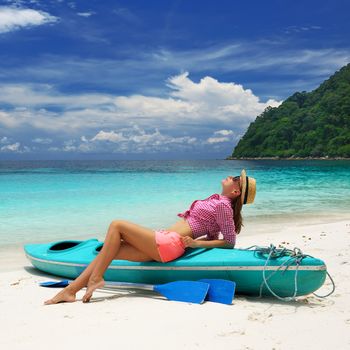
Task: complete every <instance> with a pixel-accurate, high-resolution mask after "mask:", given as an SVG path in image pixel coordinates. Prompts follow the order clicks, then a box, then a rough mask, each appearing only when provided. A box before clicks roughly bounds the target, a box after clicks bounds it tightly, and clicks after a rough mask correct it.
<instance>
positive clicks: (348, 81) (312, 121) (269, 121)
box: [232, 64, 350, 158]
mask: <svg viewBox="0 0 350 350" xmlns="http://www.w3.org/2000/svg"><path fill="white" fill-rule="evenodd" d="M253 157H281V158H287V157H301V158H304V157H315V158H316V157H347V158H348V157H350V64H348V65H346V66H345V67H343V68H342V69H340V70H339V71H338V72H336V73H335V74H334V75H332V76H331V77H330V78H329V79H328V80H326V81H324V82H323V83H322V84H321V85H320V86H319V87H318V88H317V89H316V90H314V91H312V92H305V91H303V92H297V93H295V94H294V95H292V96H291V97H289V98H288V99H286V100H285V101H284V102H283V103H282V104H281V105H280V106H279V107H276V108H271V107H268V108H267V109H266V110H265V111H264V112H263V113H262V114H261V115H259V116H258V117H257V118H256V120H255V121H254V122H253V123H251V124H250V126H249V128H248V130H247V132H246V133H245V135H244V136H243V137H242V139H241V140H240V141H239V142H238V144H237V146H236V147H235V149H234V151H233V153H232V158H253Z"/></svg>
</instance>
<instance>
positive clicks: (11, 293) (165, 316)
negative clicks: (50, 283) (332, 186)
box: [0, 218, 350, 350]
mask: <svg viewBox="0 0 350 350" xmlns="http://www.w3.org/2000/svg"><path fill="white" fill-rule="evenodd" d="M321 219H322V218H321ZM248 226H249V227H248ZM251 226H253V223H252V222H247V229H248V228H249V230H250V229H251ZM276 228H277V230H275V229H276ZM249 230H248V231H249ZM251 233H252V232H247V234H243V232H242V235H240V236H239V238H238V243H237V248H247V247H249V246H251V245H254V244H256V245H261V246H267V245H269V244H270V243H273V244H274V245H276V246H278V245H280V244H281V245H283V246H285V247H287V248H290V249H293V248H294V247H299V248H300V249H301V250H302V251H303V252H304V253H306V254H310V255H313V256H315V257H317V258H320V259H322V260H324V261H325V263H326V265H327V269H328V271H329V273H330V274H331V276H332V277H333V279H334V281H335V283H336V291H335V293H334V294H332V295H331V296H330V297H328V298H325V299H321V298H318V297H316V296H314V295H309V296H304V297H299V298H298V299H297V301H293V302H281V301H279V300H277V299H274V298H262V299H259V298H253V297H246V296H241V295H239V296H236V297H235V299H234V302H233V305H222V304H217V303H209V302H206V303H204V304H202V305H197V304H189V303H179V302H170V301H166V300H162V299H159V298H152V297H150V295H149V294H146V293H137V294H135V293H134V294H130V293H125V292H123V293H122V294H120V293H119V294H117V293H112V294H111V293H110V292H107V291H97V292H96V293H95V294H94V296H93V299H92V301H91V302H90V303H88V304H84V303H82V302H81V297H82V296H83V293H84V290H82V291H80V292H79V293H78V295H77V297H78V301H77V302H75V303H64V304H57V305H52V306H44V305H43V301H44V300H46V299H48V298H50V297H52V296H53V295H54V294H55V293H57V292H58V290H52V289H45V288H40V287H38V282H41V281H45V280H49V279H53V278H54V279H56V278H57V279H59V277H54V276H49V275H47V274H45V273H42V272H40V271H38V270H36V269H34V268H33V267H31V266H30V263H29V261H28V260H26V258H25V257H24V254H23V252H18V254H19V255H20V254H22V258H21V259H22V260H21V262H20V261H18V260H17V266H13V267H14V268H13V269H10V270H9V271H2V272H1V271H0V290H1V295H0V302H1V303H2V312H1V313H0V320H1V321H2V322H1V325H2V331H3V333H2V334H3V336H2V337H1V340H0V344H1V345H2V347H3V348H9V349H12V350H17V349H18V350H19V349H21V350H22V349H23V348H25V349H34V348H35V349H43V348H44V346H45V347H47V344H51V345H50V348H52V349H58V348H62V347H69V348H73V347H84V348H86V349H93V348H95V347H96V346H100V342H101V338H102V337H103V339H104V341H106V342H109V343H111V344H112V343H113V342H116V341H117V342H118V344H119V345H121V346H125V347H128V348H130V349H134V348H142V349H144V350H148V349H158V348H163V347H164V344H167V349H169V350H173V349H174V350H175V349H176V350H178V349H179V348H183V349H188V350H192V349H194V348H199V349H204V350H206V349H208V350H209V349H212V348H213V347H221V348H224V349H228V348H229V349H232V350H235V349H237V350H254V349H263V350H264V349H269V350H271V349H275V350H297V349H299V347H300V342H301V343H302V344H303V347H304V348H307V349H312V350H313V349H315V350H316V349H319V348H320V347H321V348H331V347H335V348H339V349H345V348H347V347H349V344H350V332H349V330H350V299H349V290H350V270H349V265H350V260H349V256H350V219H347V220H341V221H335V222H328V223H326V222H319V223H315V222H308V223H307V222H299V221H297V220H294V221H293V222H292V221H290V222H289V224H288V225H286V224H281V223H280V222H277V221H276V222H274V223H271V222H270V223H266V225H261V226H260V227H259V229H258V230H257V229H255V230H254V232H253V233H252V234H251ZM1 256H2V257H1V258H2V259H4V256H3V255H1ZM13 258H14V259H13V262H15V260H16V257H13ZM3 264H4V262H2V264H1V265H3ZM330 290H331V284H330V282H329V280H326V282H325V284H324V286H323V287H322V288H321V289H320V290H319V291H317V292H318V293H319V294H321V295H324V294H327V293H328V292H329V291H330ZM184 315H185V316H184ZM184 317H185V321H184ZM330 319H331V320H332V322H331V323H330V322H329V320H330ZM181 323H182V326H181ZM101 324H103V327H101ZM187 325H191V326H187ZM175 329H176V331H174V330H175ZM135 330H136V331H137V334H138V336H137V337H135ZM291 330H293V332H294V333H295V334H298V342H295V338H294V337H291V336H290V332H291ZM77 334H79V336H78V337H77ZM315 334H317V337H316V338H315ZM80 335H82V336H80ZM53 341H54V343H53Z"/></svg>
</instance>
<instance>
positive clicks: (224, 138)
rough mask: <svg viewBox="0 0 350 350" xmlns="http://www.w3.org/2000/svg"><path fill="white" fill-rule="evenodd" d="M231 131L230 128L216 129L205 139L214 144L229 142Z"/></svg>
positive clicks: (231, 137) (231, 136)
mask: <svg viewBox="0 0 350 350" xmlns="http://www.w3.org/2000/svg"><path fill="white" fill-rule="evenodd" d="M233 135H234V133H233V131H232V130H217V131H215V132H214V134H213V136H212V137H209V138H208V139H207V141H206V142H207V143H209V144H215V143H222V142H231V143H232V141H233Z"/></svg>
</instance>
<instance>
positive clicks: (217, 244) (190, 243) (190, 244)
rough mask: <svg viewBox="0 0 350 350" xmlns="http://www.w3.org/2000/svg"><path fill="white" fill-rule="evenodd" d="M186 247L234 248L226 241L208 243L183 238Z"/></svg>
mask: <svg viewBox="0 0 350 350" xmlns="http://www.w3.org/2000/svg"><path fill="white" fill-rule="evenodd" d="M182 242H183V243H184V245H185V247H191V248H231V249H232V248H233V247H234V246H233V245H232V244H230V243H227V242H226V241H225V240H224V239H214V240H210V241H207V240H206V239H203V240H202V239H193V238H191V237H188V236H186V237H182Z"/></svg>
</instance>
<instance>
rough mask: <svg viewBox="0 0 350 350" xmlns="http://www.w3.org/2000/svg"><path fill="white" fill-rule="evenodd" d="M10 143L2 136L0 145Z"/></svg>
mask: <svg viewBox="0 0 350 350" xmlns="http://www.w3.org/2000/svg"><path fill="white" fill-rule="evenodd" d="M9 142H10V141H9V139H8V138H7V137H6V136H4V137H2V138H1V139H0V143H1V144H3V145H4V144H7V143H9Z"/></svg>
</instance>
